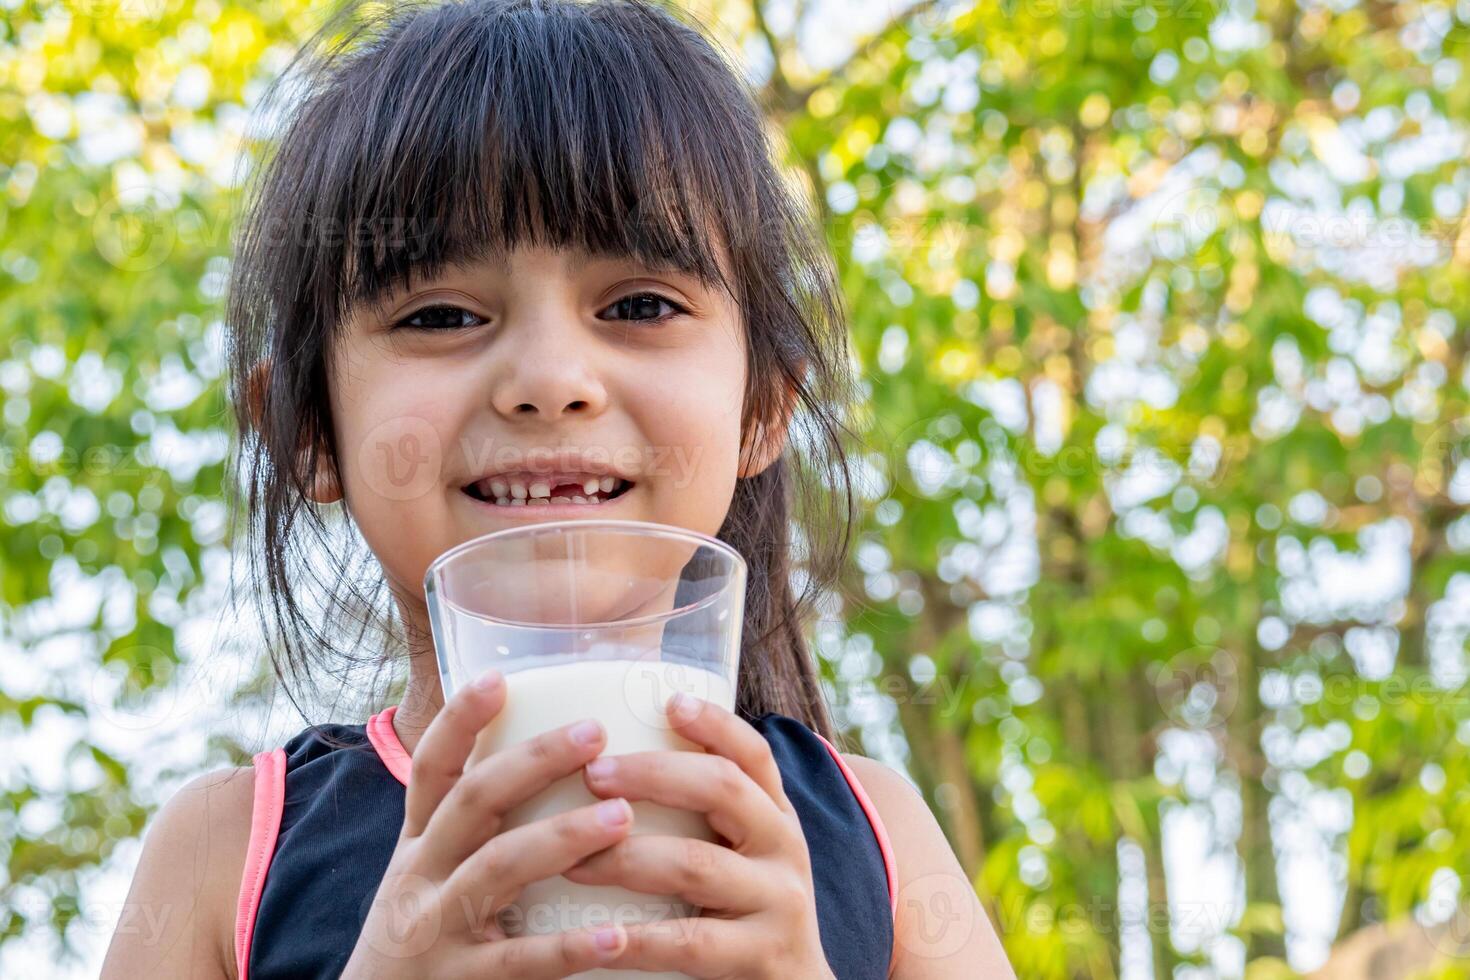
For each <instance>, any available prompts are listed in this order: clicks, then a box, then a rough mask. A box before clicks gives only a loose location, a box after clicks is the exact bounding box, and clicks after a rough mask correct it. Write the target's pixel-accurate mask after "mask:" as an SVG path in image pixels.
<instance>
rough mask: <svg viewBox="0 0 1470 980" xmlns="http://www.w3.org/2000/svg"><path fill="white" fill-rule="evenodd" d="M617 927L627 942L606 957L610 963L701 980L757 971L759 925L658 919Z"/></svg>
mask: <svg viewBox="0 0 1470 980" xmlns="http://www.w3.org/2000/svg"><path fill="white" fill-rule="evenodd" d="M623 930H624V931H625V932H626V933H627V935H628V942H627V945H626V946H625V947H624V948H623V951H622V952H621V953H619V954H618V955H617V956H614V957H613V958H612V959H611V960H609V961H608V965H609V966H610V967H617V968H619V969H631V970H642V971H644V972H649V973H654V972H663V971H675V972H678V973H687V974H688V975H689V976H691V977H699V978H701V980H713V978H716V977H730V976H747V975H750V976H757V975H761V971H760V969H759V968H760V966H761V964H760V962H759V961H760V958H761V956H762V955H763V954H762V950H763V949H764V948H765V943H764V942H763V941H762V939H763V937H762V929H761V928H760V927H759V926H756V925H753V924H751V923H749V922H745V921H743V920H740V919H713V918H705V917H701V918H694V919H663V920H661V921H659V922H641V923H636V924H634V923H630V924H627V925H624V926H623Z"/></svg>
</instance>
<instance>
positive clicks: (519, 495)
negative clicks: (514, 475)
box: [510, 480, 526, 500]
mask: <svg viewBox="0 0 1470 980" xmlns="http://www.w3.org/2000/svg"><path fill="white" fill-rule="evenodd" d="M510 495H511V496H512V497H515V498H516V499H518V500H525V499H526V485H525V484H524V483H522V482H521V481H520V480H512V481H511V484H510Z"/></svg>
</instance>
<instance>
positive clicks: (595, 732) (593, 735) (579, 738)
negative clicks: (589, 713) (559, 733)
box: [572, 721, 602, 745]
mask: <svg viewBox="0 0 1470 980" xmlns="http://www.w3.org/2000/svg"><path fill="white" fill-rule="evenodd" d="M601 735H602V726H601V725H599V724H598V723H597V722H595V721H584V722H580V723H579V724H577V725H575V726H574V727H573V728H572V741H573V742H576V743H577V744H578V745H591V744H592V743H593V742H595V741H597V739H598V737H599V736H601Z"/></svg>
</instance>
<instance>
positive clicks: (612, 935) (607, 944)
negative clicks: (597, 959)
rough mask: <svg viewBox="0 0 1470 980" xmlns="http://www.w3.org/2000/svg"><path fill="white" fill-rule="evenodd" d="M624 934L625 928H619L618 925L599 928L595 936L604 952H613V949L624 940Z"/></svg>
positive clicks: (598, 946)
mask: <svg viewBox="0 0 1470 980" xmlns="http://www.w3.org/2000/svg"><path fill="white" fill-rule="evenodd" d="M622 934H623V930H621V929H619V928H618V927H617V926H603V927H602V928H601V929H599V930H597V932H596V934H595V936H594V939H595V941H596V942H597V948H598V949H600V950H602V951H603V952H604V953H607V952H611V951H612V950H615V949H617V948H618V946H619V945H620V944H621V943H622V941H623V935H622Z"/></svg>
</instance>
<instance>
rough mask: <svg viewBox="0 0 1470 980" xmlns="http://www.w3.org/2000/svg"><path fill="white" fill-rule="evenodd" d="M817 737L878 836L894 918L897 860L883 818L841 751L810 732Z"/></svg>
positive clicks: (895, 910)
mask: <svg viewBox="0 0 1470 980" xmlns="http://www.w3.org/2000/svg"><path fill="white" fill-rule="evenodd" d="M812 734H813V735H816V736H817V738H821V739H822V744H823V745H825V746H827V751H828V752H829V753H830V754H831V756H832V761H833V762H835V763H837V768H839V769H841V770H842V775H843V776H844V777H845V778H846V779H847V785H848V786H849V787H850V788H851V789H852V795H853V796H856V797H857V801H858V805H859V806H861V807H862V808H863V813H865V814H867V816H868V824H869V825H870V826H872V828H873V836H874V837H876V838H878V850H879V851H880V852H882V854H883V871H884V872H885V873H886V874H887V875H888V906H889V908H891V909H892V910H893V915H894V917H895V918H897V916H898V862H896V861H895V860H894V859H893V845H892V844H890V843H889V841H888V828H887V827H884V826H883V818H882V817H880V816H879V815H878V808H877V807H875V806H874V805H873V801H872V800H870V799H868V793H867V791H866V790H864V789H863V784H862V783H860V782H858V778H857V774H856V773H854V772H853V771H852V767H851V766H849V765H848V764H847V760H846V759H844V758H842V753H840V752H838V751H837V750H836V749H834V748H833V747H832V743H831V742H829V741H827V740H826V739H825V738H822V736H821V733H819V732H812Z"/></svg>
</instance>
